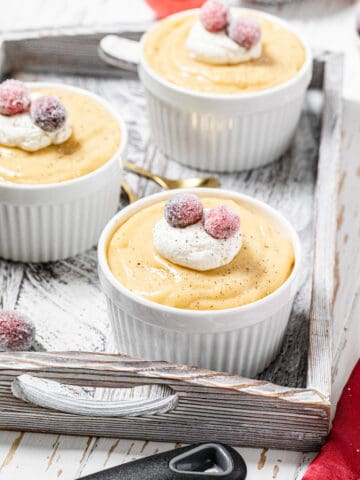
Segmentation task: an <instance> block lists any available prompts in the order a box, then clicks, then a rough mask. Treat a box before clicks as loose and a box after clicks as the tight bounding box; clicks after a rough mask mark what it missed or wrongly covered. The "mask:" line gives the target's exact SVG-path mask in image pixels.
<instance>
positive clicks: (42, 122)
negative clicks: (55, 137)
mask: <svg viewBox="0 0 360 480" xmlns="http://www.w3.org/2000/svg"><path fill="white" fill-rule="evenodd" d="M30 116H31V119H32V121H33V122H34V123H35V125H37V126H38V127H39V128H41V129H42V130H44V131H45V132H55V131H56V130H59V128H61V127H62V126H63V125H64V124H65V122H66V117H67V112H66V109H65V107H64V105H63V104H62V103H61V101H60V99H59V98H57V97H52V96H47V95H44V96H42V97H38V98H36V99H35V100H34V101H33V102H32V104H31V108H30Z"/></svg>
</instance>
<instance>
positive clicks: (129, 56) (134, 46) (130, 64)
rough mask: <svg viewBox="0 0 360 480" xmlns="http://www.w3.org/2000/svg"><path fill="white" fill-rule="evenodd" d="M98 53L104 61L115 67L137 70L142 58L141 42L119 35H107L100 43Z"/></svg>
mask: <svg viewBox="0 0 360 480" xmlns="http://www.w3.org/2000/svg"><path fill="white" fill-rule="evenodd" d="M98 53H99V55H100V57H101V58H102V59H103V60H104V62H106V63H108V64H110V65H112V66H113V67H117V68H120V69H123V70H129V71H133V72H136V71H137V67H138V64H139V59H140V43H139V42H137V41H136V40H130V39H128V38H123V37H119V36H118V35H106V36H105V37H103V38H102V39H101V41H100V43H99V47H98Z"/></svg>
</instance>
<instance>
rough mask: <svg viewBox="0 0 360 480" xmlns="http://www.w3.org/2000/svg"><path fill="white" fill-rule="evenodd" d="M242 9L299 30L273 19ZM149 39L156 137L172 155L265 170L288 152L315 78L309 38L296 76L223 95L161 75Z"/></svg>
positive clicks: (145, 68)
mask: <svg viewBox="0 0 360 480" xmlns="http://www.w3.org/2000/svg"><path fill="white" fill-rule="evenodd" d="M241 11H243V12H244V13H245V14H246V13H249V12H251V13H254V14H256V15H258V16H261V17H264V18H267V19H269V20H271V21H273V22H275V23H277V24H279V25H282V26H284V27H285V28H286V29H288V30H290V31H293V29H292V27H290V25H289V24H288V23H286V22H284V21H283V20H280V19H279V18H277V17H275V16H273V15H268V14H265V13H262V12H259V11H257V10H249V9H243V8H242V9H241ZM190 12H196V10H194V11H190ZM188 14H189V11H187V12H185V13H184V12H183V13H180V14H176V16H183V15H188ZM152 28H156V26H154V27H152ZM147 35H148V34H146V35H145V36H143V38H142V41H141V48H140V52H141V53H140V64H139V76H140V79H141V81H142V83H143V85H144V87H145V92H146V97H147V104H148V110H149V115H150V124H151V131H152V136H153V138H154V140H155V142H156V143H157V144H158V146H159V148H160V149H161V150H162V151H163V152H164V153H165V154H166V155H168V156H169V157H170V158H172V159H174V160H176V161H178V162H180V163H182V164H184V165H187V166H189V167H193V168H197V169H201V170H210V171H219V172H234V171H239V170H247V169H250V168H257V167H260V166H263V165H265V164H267V163H269V162H272V161H273V160H276V159H277V158H279V157H280V156H281V155H282V154H283V153H284V152H285V151H286V150H287V148H288V147H289V145H290V142H291V140H292V138H293V135H294V133H295V129H296V126H297V124H298V121H299V118H300V114H301V109H302V105H303V102H304V97H305V92H306V89H307V87H308V86H309V83H310V79H311V75H312V54H311V51H310V48H309V47H308V46H307V44H306V42H305V41H304V40H303V39H301V41H302V43H303V45H304V48H305V51H306V58H305V63H304V65H303V67H302V68H301V70H300V71H299V73H298V74H297V75H296V76H295V77H293V78H292V79H290V80H289V81H287V82H285V83H283V84H281V85H278V86H276V87H273V88H269V89H266V90H261V91H258V92H251V93H242V94H226V95H220V94H209V93H201V92H196V91H191V90H189V89H184V88H181V87H178V86H176V85H174V84H172V83H170V82H168V81H166V80H164V79H163V78H162V77H161V76H159V75H158V74H157V73H155V72H154V71H153V70H152V69H151V67H150V66H149V65H148V64H147V62H146V59H145V55H144V45H145V43H146V39H147ZM298 37H299V35H298ZM299 38H300V37H299ZM279 48H281V45H280V46H279Z"/></svg>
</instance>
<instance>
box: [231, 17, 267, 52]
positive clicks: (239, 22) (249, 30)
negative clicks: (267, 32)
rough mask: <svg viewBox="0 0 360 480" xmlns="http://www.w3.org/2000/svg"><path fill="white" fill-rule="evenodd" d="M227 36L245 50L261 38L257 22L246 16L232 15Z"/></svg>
mask: <svg viewBox="0 0 360 480" xmlns="http://www.w3.org/2000/svg"><path fill="white" fill-rule="evenodd" d="M228 34H229V37H230V38H231V39H232V40H234V42H236V43H238V44H239V45H240V46H241V47H243V48H245V49H246V50H250V48H252V47H253V46H254V45H256V44H257V43H259V41H260V39H261V28H260V25H259V23H258V22H257V21H256V20H254V19H252V18H248V17H234V18H232V19H231V20H230V23H229V28H228Z"/></svg>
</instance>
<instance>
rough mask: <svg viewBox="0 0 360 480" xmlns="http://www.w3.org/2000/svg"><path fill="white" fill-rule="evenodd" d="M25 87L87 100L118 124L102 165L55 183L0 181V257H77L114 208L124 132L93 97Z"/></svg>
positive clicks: (27, 259) (93, 241)
mask: <svg viewBox="0 0 360 480" xmlns="http://www.w3.org/2000/svg"><path fill="white" fill-rule="evenodd" d="M29 86H30V87H32V86H36V87H46V88H48V87H56V88H61V89H64V90H70V91H73V92H77V93H81V94H83V95H87V96H89V97H91V98H92V99H94V100H95V101H97V102H98V103H100V104H101V105H103V106H104V107H105V108H106V109H107V110H108V111H109V112H110V113H111V114H112V115H113V116H114V117H115V118H116V119H117V121H118V122H119V126H120V129H121V144H120V146H119V148H118V150H117V151H116V153H115V154H114V156H113V157H112V158H109V161H108V162H106V163H105V164H104V165H103V166H101V167H100V168H98V169H97V170H94V171H93V172H90V173H89V174H87V175H84V176H82V177H79V178H76V179H73V180H69V181H65V182H59V183H51V184H42V185H21V184H13V183H10V182H3V183H1V182H0V257H2V258H5V259H7V260H14V261H22V262H48V261H53V260H60V259H63V258H67V257H70V256H72V255H76V254H78V253H81V252H83V251H85V250H87V249H88V248H90V247H92V246H94V245H96V243H97V242H98V240H99V237H100V233H101V231H102V229H103V228H104V226H105V225H106V223H107V222H108V221H109V219H110V218H111V217H112V216H113V215H114V214H115V213H116V211H117V208H118V204H119V195H120V188H121V186H120V184H121V175H122V173H121V172H122V161H123V155H124V152H125V150H126V145H127V129H126V126H125V123H124V122H123V121H122V119H121V118H120V117H119V115H118V113H117V112H116V111H115V110H114V109H113V108H112V107H111V106H110V105H109V104H108V103H107V102H105V101H104V100H103V99H102V98H100V97H98V96H97V95H95V94H93V93H91V92H88V91H86V90H83V89H81V88H76V87H72V86H68V85H63V84H55V83H43V82H37V83H34V84H31V83H30V84H29Z"/></svg>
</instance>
